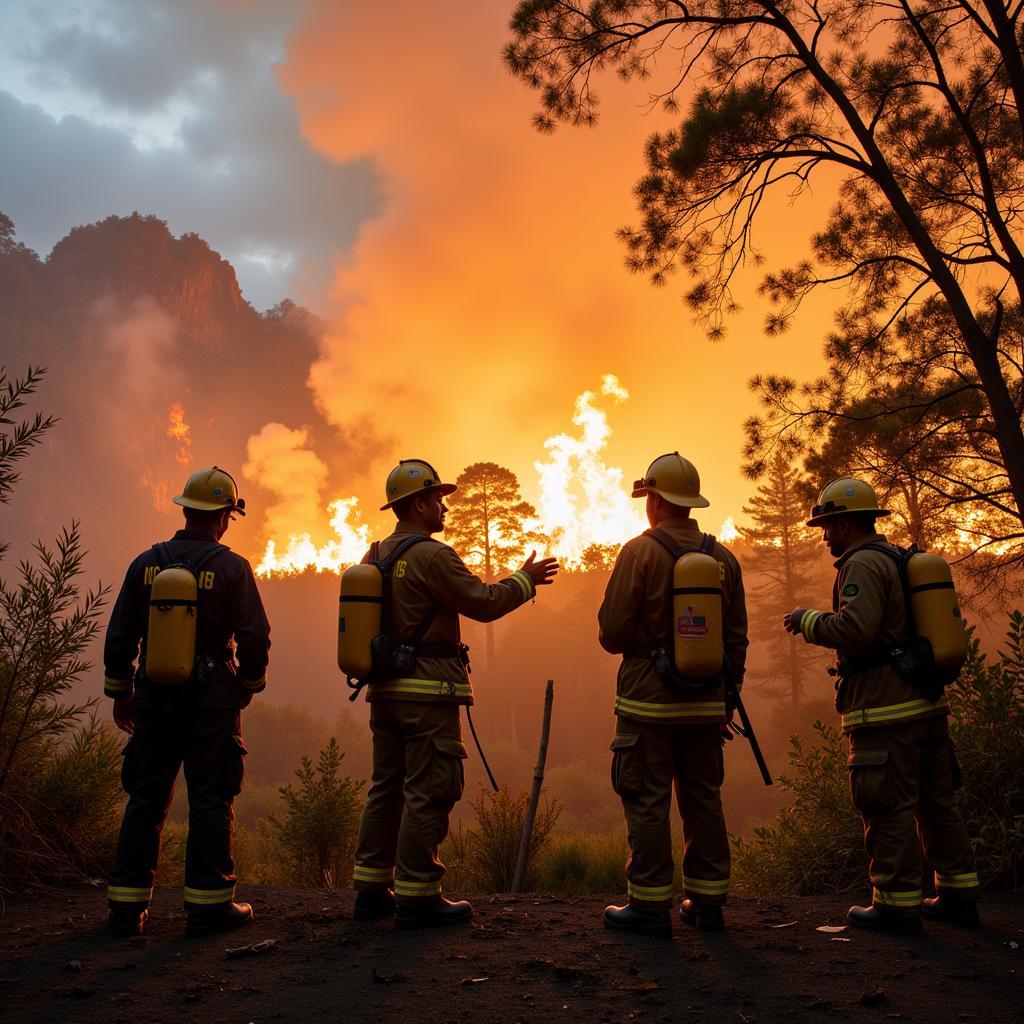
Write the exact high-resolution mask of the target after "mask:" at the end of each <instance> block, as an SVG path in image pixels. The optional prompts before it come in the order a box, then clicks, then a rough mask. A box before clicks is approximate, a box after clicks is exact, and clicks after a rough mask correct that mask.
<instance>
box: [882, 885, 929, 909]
mask: <svg viewBox="0 0 1024 1024" xmlns="http://www.w3.org/2000/svg"><path fill="white" fill-rule="evenodd" d="M872 901H873V902H874V903H879V904H881V905H882V906H885V907H919V906H920V905H921V890H920V889H914V890H912V891H910V892H883V891H882V890H881V889H875V890H874V893H873V895H872Z"/></svg>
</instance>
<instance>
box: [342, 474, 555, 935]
mask: <svg viewBox="0 0 1024 1024" xmlns="http://www.w3.org/2000/svg"><path fill="white" fill-rule="evenodd" d="M455 489H456V488H455V485H454V484H446V483H442V482H441V479H440V477H439V475H438V473H437V472H436V470H435V469H434V468H433V467H432V466H431V465H430V464H429V463H427V462H423V461H422V460H420V459H406V460H403V461H402V462H401V463H399V465H398V466H396V467H395V469H393V470H392V471H391V473H390V475H389V476H388V479H387V484H386V495H387V503H386V504H385V505H384V506H383V508H382V509H381V511H383V510H384V509H388V508H390V509H393V510H394V513H395V516H396V518H397V519H398V523H397V525H396V526H395V531H394V533H392V534H391V535H390V536H389V537H386V538H385V539H384V540H382V541H378V542H376V543H375V544H374V545H373V546H372V547H371V549H370V551H369V552H367V555H366V557H365V558H364V559H363V561H364V562H365V561H369V560H371V559H372V560H374V561H376V560H378V559H381V558H386V557H387V556H388V554H389V553H390V552H391V551H394V550H395V549H396V548H397V547H398V545H399V544H401V543H403V541H407V540H408V539H409V538H410V537H415V536H420V537H428V538H429V537H431V535H432V534H435V533H439V532H440V531H441V530H443V529H444V517H445V515H446V513H447V511H448V510H447V508H446V507H445V504H444V498H445V496H446V495H448V494H451V493H452V492H453V491H454V490H455ZM557 571H558V566H557V564H556V562H555V559H553V558H543V559H541V560H539V561H535V560H534V556H533V555H532V554H531V555H530V557H529V559H528V560H527V561H526V563H525V564H524V565H523V567H522V568H521V569H518V570H517V571H516V572H514V573H512V574H511V575H510V576H508V577H506V578H505V579H503V580H501V581H500V582H498V583H491V584H487V583H484V582H483V581H482V580H481V579H479V578H478V577H477V576H475V575H474V574H473V573H472V572H470V571H469V569H467V568H466V566H465V564H464V563H463V561H462V559H461V558H459V556H458V555H457V554H456V553H455V551H454V550H453V549H452V548H450V547H449V546H448V545H447V544H442V543H441V542H440V541H436V540H432V539H431V540H428V541H426V542H422V543H416V544H414V545H413V546H412V547H410V548H408V550H406V551H403V552H402V553H401V557H400V559H399V560H398V561H397V562H396V563H395V565H394V568H393V570H392V572H391V583H390V590H391V593H390V599H389V604H388V608H387V609H386V610H385V621H387V622H388V623H389V630H388V632H389V634H390V635H391V637H392V640H393V641H394V642H399V641H403V640H408V639H409V638H411V637H413V636H414V635H415V634H417V632H419V633H421V634H422V635H421V636H420V637H419V641H418V643H417V644H416V650H415V663H414V666H413V668H412V669H411V670H410V671H409V672H407V673H406V674H405V675H403V676H401V677H398V678H392V679H381V680H374V681H372V682H371V683H370V684H369V686H368V687H367V696H366V699H367V700H368V701H369V702H370V729H371V731H372V733H373V780H372V782H371V785H370V791H369V793H368V794H367V797H366V807H365V809H364V811H363V818H362V824H361V826H360V829H359V839H358V845H357V849H356V856H355V869H354V871H353V881H354V885H355V889H356V892H357V895H356V905H355V917H356V919H357V920H374V919H378V918H384V917H389V916H391V915H392V914H395V912H396V909H397V924H398V926H399V927H401V928H423V927H431V926H434V925H450V924H460V923H463V922H466V921H468V920H469V919H470V917H471V915H472V908H471V906H470V904H469V903H467V902H466V901H465V900H460V901H457V902H451V901H449V900H446V899H444V898H443V897H442V896H441V879H442V877H443V875H444V864H442V862H441V860H440V858H439V857H438V855H437V851H438V847H439V845H440V844H441V842H442V841H443V840H444V838H445V836H447V834H448V817H449V815H450V814H451V811H452V808H453V807H454V806H455V804H456V803H457V802H458V801H459V799H460V798H461V796H462V789H463V782H464V778H463V765H462V762H463V759H464V758H465V757H466V748H465V747H464V746H463V744H462V733H461V727H460V721H459V708H460V705H467V706H468V705H470V704H472V703H473V688H472V685H471V683H470V679H469V672H468V670H467V666H468V661H467V658H466V656H465V651H466V648H465V647H464V646H463V645H462V644H461V635H460V631H459V616H460V615H466V616H468V617H469V618H471V619H475V620H476V621H477V622H493V621H494V620H495V619H499V618H501V617H502V616H503V615H507V614H508V613H509V612H511V611H513V610H515V609H516V608H519V607H520V606H521V605H524V604H526V603H527V602H528V601H531V600H533V598H534V596H535V595H536V591H537V587H539V586H544V585H546V584H549V583H551V581H552V577H553V576H554V575H555V573H556V572H557ZM424 623H427V628H426V629H423V628H422V627H423V625H424Z"/></svg>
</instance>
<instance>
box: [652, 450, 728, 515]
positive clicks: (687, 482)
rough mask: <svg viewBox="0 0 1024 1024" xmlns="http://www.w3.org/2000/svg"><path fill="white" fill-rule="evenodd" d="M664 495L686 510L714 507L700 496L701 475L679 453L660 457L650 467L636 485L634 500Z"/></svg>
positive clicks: (670, 453)
mask: <svg viewBox="0 0 1024 1024" xmlns="http://www.w3.org/2000/svg"><path fill="white" fill-rule="evenodd" d="M646 494H660V495H661V497H663V498H664V499H665V500H666V501H667V502H670V503H671V504H673V505H681V506H682V507H683V508H707V507H708V505H710V504H711V502H710V501H708V499H707V498H705V497H703V496H702V495H701V493H700V476H699V475H698V473H697V469H696V467H695V466H694V464H693V463H692V462H690V460H689V459H684V458H683V457H682V455H680V454H679V452H669V453H668V455H659V456H658V457H657V458H656V459H655V460H654V461H653V462H652V463H651V464H650V466H649V467H648V469H647V472H646V474H645V475H644V478H643V479H642V480H637V481H635V482H634V484H633V497H634V498H642V497H644V495H646Z"/></svg>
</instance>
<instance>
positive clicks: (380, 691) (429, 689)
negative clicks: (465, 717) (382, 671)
mask: <svg viewBox="0 0 1024 1024" xmlns="http://www.w3.org/2000/svg"><path fill="white" fill-rule="evenodd" d="M370 693H372V694H373V695H374V696H375V697H379V696H398V695H401V694H403V693H410V694H417V695H422V696H427V697H470V696H472V693H473V690H472V687H471V686H470V685H469V683H452V682H449V681H448V680H447V679H388V680H387V681H385V682H383V683H370Z"/></svg>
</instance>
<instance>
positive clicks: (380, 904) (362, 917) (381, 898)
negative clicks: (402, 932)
mask: <svg viewBox="0 0 1024 1024" xmlns="http://www.w3.org/2000/svg"><path fill="white" fill-rule="evenodd" d="M394 915H395V894H394V893H393V892H392V891H391V890H390V889H360V891H359V892H357V893H356V905H355V909H354V910H353V911H352V920H353V921H379V920H381V919H382V918H385V917H394Z"/></svg>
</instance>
